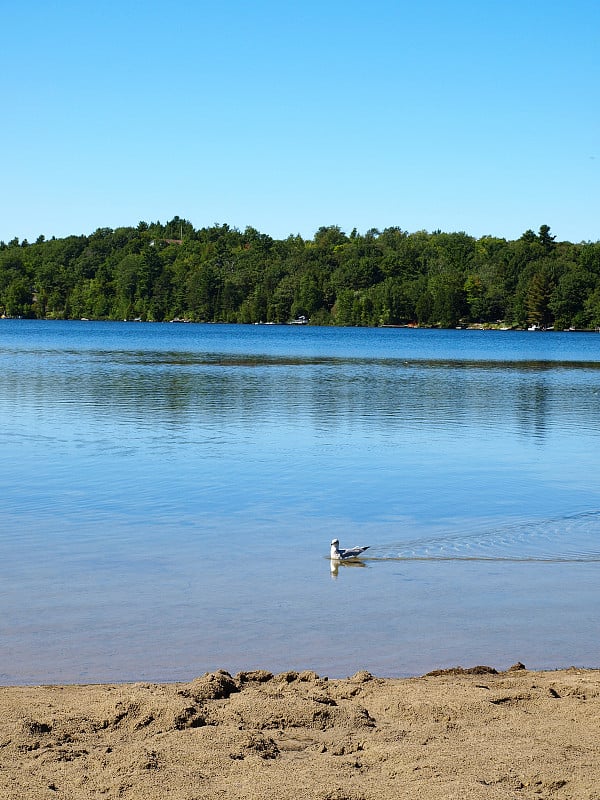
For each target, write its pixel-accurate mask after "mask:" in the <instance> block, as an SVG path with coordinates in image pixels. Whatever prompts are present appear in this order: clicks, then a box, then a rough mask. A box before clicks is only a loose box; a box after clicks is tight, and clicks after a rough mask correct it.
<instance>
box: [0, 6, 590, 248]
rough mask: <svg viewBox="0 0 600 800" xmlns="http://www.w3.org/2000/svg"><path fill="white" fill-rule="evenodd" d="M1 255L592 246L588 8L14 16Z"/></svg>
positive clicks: (5, 59)
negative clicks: (272, 243)
mask: <svg viewBox="0 0 600 800" xmlns="http://www.w3.org/2000/svg"><path fill="white" fill-rule="evenodd" d="M3 6H4V8H3V9H2V20H3V33H2V40H1V45H0V88H1V92H2V94H1V96H2V115H1V117H0V158H1V164H0V168H1V171H0V175H1V178H0V180H1V184H0V186H1V188H0V239H3V240H5V241H8V240H10V239H12V238H13V237H14V236H18V237H19V238H21V239H23V238H27V239H29V240H34V239H35V238H37V236H39V235H40V234H43V235H45V236H46V237H49V236H52V235H55V236H59V237H60V236H66V235H69V234H72V233H75V234H80V233H91V232H92V231H93V230H95V229H96V228H98V227H118V226H121V225H136V224H137V223H138V222H139V221H140V220H146V221H148V222H149V221H155V220H160V221H162V222H166V221H167V220H169V219H171V218H172V217H173V216H175V215H179V216H181V217H184V218H187V219H189V220H190V221H191V222H192V223H193V224H194V226H195V227H202V226H205V225H212V224H213V223H215V222H219V223H225V222H226V223H228V224H230V225H232V226H236V227H238V228H240V229H244V228H245V227H246V226H247V225H251V226H253V227H255V228H258V229H259V230H260V231H262V232H264V233H268V234H270V235H272V236H274V237H276V238H284V237H286V236H288V235H289V234H295V233H300V234H301V235H302V236H305V237H312V235H313V234H314V232H315V231H316V230H317V228H318V227H319V226H321V225H340V226H341V227H342V229H344V230H346V231H347V232H349V231H350V230H352V228H354V227H356V228H357V229H358V230H359V231H361V232H364V231H366V230H368V229H369V228H373V227H376V228H380V229H383V228H385V227H388V226H391V225H398V226H400V227H401V228H402V229H403V230H407V231H411V232H412V231H415V230H422V229H424V230H435V229H438V228H441V229H442V230H445V231H460V230H462V231H466V232H467V233H470V234H472V235H474V236H483V235H488V234H489V235H494V236H504V237H506V238H509V239H512V238H518V236H520V235H521V233H523V231H524V230H526V229H527V228H533V229H534V230H537V229H538V228H539V226H540V225H541V224H548V225H550V226H551V228H552V232H553V233H554V234H555V235H556V236H557V238H558V239H559V240H571V241H583V240H592V241H597V240H600V213H599V212H600V204H599V198H600V191H599V190H600V102H599V101H600V96H599V95H600V88H599V87H600V3H598V2H597V0H593V1H592V0H571V2H569V3H566V2H557V3H555V4H550V3H547V2H544V3H542V2H538V0H521V1H520V2H515V1H514V0H503V2H496V0H491V1H490V2H487V3H486V2H482V0H479V2H471V0H468V1H467V0H456V1H455V2H441V0H421V2H419V3H416V2H411V3H408V2H404V0H397V1H396V2H391V1H389V0H371V2H369V3H366V2H364V1H363V2H361V3H358V2H356V0H344V2H341V1H338V0H320V1H319V2H317V0H304V2H302V3H298V2H288V3H283V2H274V1H273V0H257V1H256V2H252V3H251V2H240V0H232V2H220V3H217V2H203V1H202V0H198V1H197V2H188V0H183V2H179V3H177V4H167V3H159V2H155V0H148V2H144V3H142V2H134V0H118V2H117V1H116V0H105V2H100V3H96V4H87V3H80V2H77V3H76V2H65V1H63V0H56V2H52V0H45V2H43V3H42V2H28V0H23V2H21V3H20V4H17V3H10V4H9V3H4V4H3Z"/></svg>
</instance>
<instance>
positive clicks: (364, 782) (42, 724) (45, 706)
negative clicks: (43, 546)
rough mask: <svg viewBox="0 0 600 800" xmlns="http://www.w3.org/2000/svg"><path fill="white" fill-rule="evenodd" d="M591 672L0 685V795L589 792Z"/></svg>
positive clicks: (598, 779) (599, 752)
mask: <svg viewBox="0 0 600 800" xmlns="http://www.w3.org/2000/svg"><path fill="white" fill-rule="evenodd" d="M599 734H600V670H598V669H581V668H576V667H571V668H568V669H559V670H553V671H530V670H528V669H526V668H525V667H524V666H523V665H522V664H516V665H514V666H513V667H511V668H510V669H508V670H506V671H504V672H498V671H496V670H495V669H493V668H491V667H483V666H480V667H473V668H467V669H463V668H460V667H457V668H451V669H444V670H435V671H433V672H431V673H428V674H427V675H423V676H420V677H413V678H379V677H376V676H373V675H371V674H370V673H368V672H366V671H362V672H358V673H356V674H355V675H353V676H351V677H348V678H342V679H339V678H335V679H328V678H325V677H320V676H319V675H317V674H316V673H314V672H312V671H308V670H307V671H304V672H294V671H288V672H282V673H279V674H276V675H274V674H272V673H270V672H267V671H264V670H253V671H248V672H240V673H238V674H237V675H235V676H232V675H230V674H229V673H227V672H225V671H223V670H220V671H217V672H213V673H206V674H205V675H202V676H201V677H198V678H196V679H194V680H192V681H190V682H186V683H180V682H179V683H148V682H143V683H118V684H116V683H110V684H79V685H77V684H72V685H47V686H3V687H0V796H1V797H2V798H5V797H6V798H7V800H12V799H13V798H14V799H15V800H17V798H36V800H37V798H41V800H44V798H50V797H52V798H68V799H69V800H70V799H71V798H73V800H75V799H77V800H79V798H84V799H86V800H87V798H96V797H98V798H100V797H102V798H109V800H112V798H117V797H120V798H129V800H141V798H144V799H146V798H148V799H149V800H155V799H156V800H159V798H161V800H162V798H175V799H176V800H199V798H203V800H204V798H208V799H209V800H210V799H211V798H222V797H227V798H228V799H229V798H234V800H235V799H236V798H240V800H241V798H261V799H262V798H277V800H288V798H289V800H292V798H297V797H300V796H301V797H303V798H308V800H313V799H314V800H317V799H318V800H380V799H381V798H385V799H386V800H387V798H390V799H391V798H414V797H417V796H419V795H420V794H421V795H422V796H424V797H427V800H448V798H459V797H460V798H462V797H468V798H475V799H476V800H477V799H478V798H482V800H483V798H486V800H488V799H489V798H507V797H518V798H525V799H526V800H529V799H531V800H533V798H540V797H542V798H550V797H552V798H556V799H557V800H564V799H565V798H578V800H581V799H584V800H599V799H600V793H599V792H598V789H597V787H598V786H600V744H599V742H600V736H599Z"/></svg>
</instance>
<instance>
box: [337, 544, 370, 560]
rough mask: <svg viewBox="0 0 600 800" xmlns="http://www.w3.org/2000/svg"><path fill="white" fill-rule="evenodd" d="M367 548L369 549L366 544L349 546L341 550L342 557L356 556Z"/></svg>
mask: <svg viewBox="0 0 600 800" xmlns="http://www.w3.org/2000/svg"><path fill="white" fill-rule="evenodd" d="M368 549H369V548H368V546H367V547H349V548H348V549H347V550H342V551H341V554H342V558H356V556H359V555H360V554H361V553H364V551H365V550H368Z"/></svg>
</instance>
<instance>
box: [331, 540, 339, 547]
mask: <svg viewBox="0 0 600 800" xmlns="http://www.w3.org/2000/svg"><path fill="white" fill-rule="evenodd" d="M339 543H340V540H339V539H333V540H332V542H331V546H332V547H337V546H338V544H339Z"/></svg>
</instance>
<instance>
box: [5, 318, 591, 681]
mask: <svg viewBox="0 0 600 800" xmlns="http://www.w3.org/2000/svg"><path fill="white" fill-rule="evenodd" d="M0 376H1V379H0V420H1V422H0V445H1V447H2V459H1V460H0V520H1V522H2V525H1V527H0V683H4V684H8V683H48V682H97V681H122V680H187V679H190V678H191V677H193V676H195V675H197V674H200V673H202V672H205V671H207V670H212V669H216V668H219V667H223V668H225V669H228V670H230V671H232V672H236V671H237V670H240V669H251V668H257V667H262V668H266V669H270V670H273V671H279V670H283V669H292V668H294V669H305V668H306V669H315V670H316V671H317V672H319V673H320V674H323V675H330V676H332V677H333V676H342V675H347V674H351V673H353V672H355V671H356V670H358V669H362V668H366V669H369V670H371V671H372V672H374V673H376V674H379V675H409V674H419V673H422V672H425V671H428V670H430V669H434V668H436V667H444V666H452V665H456V664H462V665H464V666H467V665H472V664H475V663H486V664H491V665H493V666H496V667H500V668H501V667H507V666H509V665H510V664H512V663H513V662H515V661H517V660H521V661H523V662H524V663H525V664H526V665H527V666H529V667H532V668H542V667H548V668H552V667H562V666H569V665H571V664H577V665H585V666H600V645H599V644H598V642H599V641H600V637H599V636H598V633H599V632H598V622H597V620H598V618H599V611H600V588H599V582H598V571H599V570H600V496H599V467H598V464H599V463H600V459H599V456H598V453H599V452H600V335H598V334H569V333H565V334H562V333H553V334H549V333H548V334H542V333H528V332H524V333H515V332H500V331H498V332H496V331H486V332H481V331H428V330H406V329H377V330H372V329H334V328H310V327H294V326H221V325H173V324H164V325H163V324H147V325H146V324H135V323H93V322H89V323H88V322H35V321H18V320H2V321H0ZM334 536H337V537H338V538H339V539H340V541H341V543H342V546H351V545H354V544H368V545H370V550H369V551H368V553H367V555H368V556H370V558H369V559H368V560H366V561H365V562H364V564H365V565H364V566H363V567H350V566H346V565H342V566H341V567H340V568H339V570H338V572H337V574H335V573H332V572H331V570H330V562H329V560H328V558H327V556H328V552H329V542H330V540H331V539H332V538H333V537H334Z"/></svg>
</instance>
